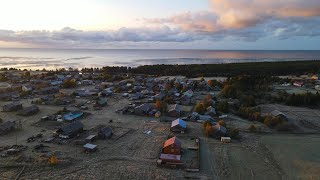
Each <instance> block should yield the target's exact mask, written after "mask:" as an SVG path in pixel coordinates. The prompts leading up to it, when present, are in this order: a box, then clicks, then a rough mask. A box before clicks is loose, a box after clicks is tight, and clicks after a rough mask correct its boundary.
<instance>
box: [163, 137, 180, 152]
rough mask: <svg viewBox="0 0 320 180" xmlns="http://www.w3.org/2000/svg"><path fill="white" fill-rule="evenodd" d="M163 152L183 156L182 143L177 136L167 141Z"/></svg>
mask: <svg viewBox="0 0 320 180" xmlns="http://www.w3.org/2000/svg"><path fill="white" fill-rule="evenodd" d="M162 152H163V154H174V155H181V141H180V140H179V139H178V138H177V137H176V136H174V137H172V138H170V139H168V140H166V141H165V142H164V145H163V148H162Z"/></svg>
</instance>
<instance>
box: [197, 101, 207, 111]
mask: <svg viewBox="0 0 320 180" xmlns="http://www.w3.org/2000/svg"><path fill="white" fill-rule="evenodd" d="M195 111H196V112H197V113H199V114H203V113H204V112H205V111H206V108H205V107H204V105H203V104H202V103H201V102H199V103H198V104H197V105H196V107H195Z"/></svg>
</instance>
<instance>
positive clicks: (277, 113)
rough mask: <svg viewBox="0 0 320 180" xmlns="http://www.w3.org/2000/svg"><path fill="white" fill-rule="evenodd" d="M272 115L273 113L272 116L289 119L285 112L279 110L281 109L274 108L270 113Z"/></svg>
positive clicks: (284, 119)
mask: <svg viewBox="0 0 320 180" xmlns="http://www.w3.org/2000/svg"><path fill="white" fill-rule="evenodd" d="M270 115H271V116H272V117H277V118H280V119H281V120H283V121H288V118H287V116H286V115H285V114H284V113H282V112H281V111H279V110H274V111H272V112H271V113H270Z"/></svg>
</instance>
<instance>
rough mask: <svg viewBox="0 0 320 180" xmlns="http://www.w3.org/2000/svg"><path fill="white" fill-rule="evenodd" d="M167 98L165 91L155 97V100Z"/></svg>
mask: <svg viewBox="0 0 320 180" xmlns="http://www.w3.org/2000/svg"><path fill="white" fill-rule="evenodd" d="M166 96H167V95H166V93H165V92H164V91H162V92H160V93H159V94H156V95H155V96H154V98H155V99H156V100H164V98H165V97H166Z"/></svg>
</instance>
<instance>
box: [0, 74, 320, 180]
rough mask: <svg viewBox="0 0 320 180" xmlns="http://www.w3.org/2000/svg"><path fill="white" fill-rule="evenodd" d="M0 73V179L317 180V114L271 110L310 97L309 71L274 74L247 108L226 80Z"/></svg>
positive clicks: (313, 85) (319, 86) (315, 86)
mask: <svg viewBox="0 0 320 180" xmlns="http://www.w3.org/2000/svg"><path fill="white" fill-rule="evenodd" d="M0 74H1V76H0V79H1V82H0V106H1V111H2V112H0V179H36V178H40V179H42V178H43V179H52V178H66V177H68V178H72V179H112V177H117V178H116V179H177V178H178V179H179V178H181V179H183V178H190V179H250V178H251V179H258V178H260V179H261V178H262V179H264V178H263V177H268V179H283V178H285V179H292V178H293V177H295V178H296V177H300V178H301V179H306V178H317V177H320V173H319V171H318V170H319V168H320V165H319V161H317V160H319V158H320V157H319V156H315V154H316V153H317V152H319V150H320V147H319V144H320V140H319V133H320V121H319V118H320V109H317V108H308V107H297V106H290V105H287V104H281V103H278V102H279V101H280V100H279V99H281V98H280V97H278V96H279V94H280V95H281V93H282V94H284V93H285V95H284V96H289V95H290V94H291V95H292V94H294V95H298V94H299V93H311V94H314V95H316V94H317V95H318V91H320V81H318V76H317V75H316V74H310V75H303V76H279V77H277V78H278V79H279V80H277V81H276V82H274V83H273V84H272V85H271V86H270V88H271V90H270V91H268V95H270V96H272V95H274V96H275V97H277V98H273V99H275V100H274V103H270V102H271V100H270V101H268V102H267V103H265V102H264V101H262V100H260V99H259V100H256V102H260V101H261V102H260V103H254V105H253V106H252V107H250V108H246V106H243V103H244V102H243V100H242V99H238V98H229V97H227V96H223V94H226V93H229V91H227V90H226V88H225V87H226V86H225V85H224V82H226V81H228V79H229V78H227V77H199V78H187V77H185V76H151V75H145V74H141V75H139V74H125V73H122V74H113V73H109V74H106V73H103V72H100V71H85V70H83V71H79V70H73V69H70V70H64V71H28V70H25V71H18V70H7V71H1V72H0ZM269 99H272V98H269ZM273 99H272V100H273ZM292 101H293V100H292ZM249 102H250V101H249ZM289 103H291V101H290V102H289ZM292 103H294V102H292ZM241 104H242V105H241ZM256 109H259V110H256ZM248 111H249V112H248ZM251 111H252V112H251ZM305 139H308V140H305ZM306 141H307V142H306ZM297 142H299V143H300V145H299V147H296V146H295V144H296V143H297ZM287 148H288V149H289V150H290V151H289V150H286V152H287V153H286V154H285V155H282V154H279V153H280V152H281V151H282V150H283V149H287ZM310 153H311V154H312V153H315V154H314V156H313V157H312V156H311V155H308V154H310ZM312 158H313V159H314V161H312V160H311V159H312ZM289 160H291V161H292V163H290V165H288V164H289V163H288V161H289ZM305 171H308V173H305ZM293 172H294V173H293Z"/></svg>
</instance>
